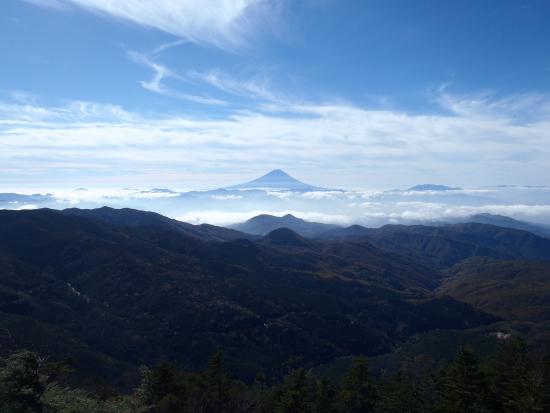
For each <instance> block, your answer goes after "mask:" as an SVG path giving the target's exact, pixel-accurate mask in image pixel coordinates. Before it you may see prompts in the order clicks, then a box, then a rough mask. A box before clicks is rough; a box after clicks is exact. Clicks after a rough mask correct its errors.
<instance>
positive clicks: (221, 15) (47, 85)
mask: <svg viewBox="0 0 550 413" xmlns="http://www.w3.org/2000/svg"><path fill="white" fill-rule="evenodd" d="M548 21H550V3H548V2H546V1H535V0H533V1H527V0H525V1H473V0H472V1H447V0H442V1H435V0H434V1H415V2H411V1H405V0H403V1H346V0H340V1H331V0H303V1H291V0H272V1H262V0H234V1H229V0H210V1H206V2H205V1H200V0H187V1H186V0H181V1H179V2H178V1H168V0H157V1H155V2H143V1H139V0H126V1H124V2H120V1H117V0H26V1H23V0H4V1H2V2H1V3H0V34H1V35H0V53H1V55H2V64H1V65H0V186H2V187H10V188H13V187H17V186H18V185H19V186H33V187H41V186H43V187H56V186H69V187H70V186H94V185H96V186H97V185H103V186H125V185H129V184H132V185H141V186H166V187H174V188H178V189H183V188H207V187H213V186H214V187H215V186H223V185H227V184H231V183H235V182H240V181H242V180H246V179H250V178H253V177H254V176H256V175H260V174H262V173H264V172H266V171H267V170H269V169H274V168H282V169H285V170H286V171H287V172H289V173H291V174H293V175H296V176H297V177H299V178H301V179H302V180H305V181H308V182H310V183H312V184H315V185H320V186H331V187H347V188H372V187H378V188H380V187H385V188H390V187H407V186H410V185H413V184H415V183H420V182H436V183H445V184H449V185H458V186H481V185H495V184H533V185H544V184H548V182H547V177H548V176H550V162H548V159H549V156H550V132H549V131H550V46H549V45H550V41H549V40H550V25H548Z"/></svg>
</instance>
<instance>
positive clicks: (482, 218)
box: [456, 213, 550, 238]
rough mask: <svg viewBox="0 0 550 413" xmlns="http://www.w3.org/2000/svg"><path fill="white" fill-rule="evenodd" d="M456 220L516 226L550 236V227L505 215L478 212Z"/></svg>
mask: <svg viewBox="0 0 550 413" xmlns="http://www.w3.org/2000/svg"><path fill="white" fill-rule="evenodd" d="M456 222H477V223H479V224H489V225H496V226H498V227H504V228H514V229H519V230H522V231H529V232H532V233H533V234H536V235H538V236H541V237H545V238H550V227H547V226H544V225H537V224H533V223H530V222H525V221H519V220H517V219H513V218H510V217H507V216H504V215H494V214H487V213H485V214H476V215H472V216H469V217H466V218H461V219H457V220H456Z"/></svg>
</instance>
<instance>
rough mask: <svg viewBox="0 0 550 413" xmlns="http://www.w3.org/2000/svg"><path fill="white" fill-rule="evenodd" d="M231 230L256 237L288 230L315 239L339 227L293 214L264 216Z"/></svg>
mask: <svg viewBox="0 0 550 413" xmlns="http://www.w3.org/2000/svg"><path fill="white" fill-rule="evenodd" d="M231 228H233V229H236V230H238V231H241V232H245V233H248V234H255V235H266V234H267V233H269V232H271V231H273V230H276V229H278V228H288V229H291V230H292V231H294V232H296V233H298V234H300V235H302V236H304V237H309V238H314V237H317V236H318V235H320V234H323V233H325V232H327V231H330V230H333V229H337V228H339V226H337V225H330V224H321V223H318V222H310V221H306V220H303V219H301V218H297V217H295V216H294V215H292V214H286V215H284V216H282V217H277V216H273V215H268V214H262V215H257V216H255V217H253V218H251V219H249V220H248V221H246V222H243V223H240V224H235V225H232V226H231Z"/></svg>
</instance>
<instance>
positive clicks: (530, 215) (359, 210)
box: [0, 187, 550, 226]
mask: <svg viewBox="0 0 550 413" xmlns="http://www.w3.org/2000/svg"><path fill="white" fill-rule="evenodd" d="M103 205H108V206H111V207H116V208H122V207H131V208H137V209H145V210H150V211H157V212H159V213H162V214H164V215H167V216H170V217H173V218H176V219H179V220H181V221H185V222H190V223H193V224H201V223H210V224H214V225H229V224H234V223H238V222H242V221H245V220H247V219H249V218H252V217H254V216H256V215H259V214H270V215H276V216H283V215H286V214H292V215H295V216H297V217H299V218H303V219H305V220H308V221H315V222H322V223H330V224H338V225H343V226H346V225H351V224H362V225H366V226H380V225H384V224H396V223H400V224H414V223H438V222H452V221H454V220H457V219H458V220H460V219H465V218H467V217H470V216H473V215H476V214H484V213H488V214H493V215H504V216H508V217H511V218H515V219H518V220H522V221H529V222H533V223H538V224H543V225H550V187H492V188H477V189H476V188H473V189H460V190H451V191H439V192H438V191H425V192H421V191H409V190H391V191H312V192H292V191H264V190H248V191H244V190H223V189H222V190H212V191H192V192H174V191H170V190H167V189H158V188H157V189H151V190H142V189H136V188H126V189H121V190H114V189H107V190H98V189H95V190H94V189H84V188H78V189H76V190H70V191H53V192H52V193H49V194H43V195H39V194H32V193H31V192H29V193H27V194H15V193H4V194H0V208H6V209H32V208H38V207H50V208H58V209H62V208H67V207H80V208H96V207H100V206H103Z"/></svg>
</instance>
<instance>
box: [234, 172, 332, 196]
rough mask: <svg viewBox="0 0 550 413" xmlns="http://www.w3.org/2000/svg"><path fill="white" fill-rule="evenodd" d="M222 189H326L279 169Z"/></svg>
mask: <svg viewBox="0 0 550 413" xmlns="http://www.w3.org/2000/svg"><path fill="white" fill-rule="evenodd" d="M224 189H272V190H285V189H286V190H291V191H326V190H327V189H326V188H320V187H317V186H313V185H309V184H306V183H303V182H301V181H298V180H297V179H296V178H293V177H292V176H290V175H289V174H287V173H286V172H285V171H283V170H281V169H274V170H273V171H271V172H269V173H267V174H265V175H263V176H261V177H259V178H257V179H254V180H252V181H249V182H245V183H243V184H238V185H233V186H230V187H227V188H224Z"/></svg>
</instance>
